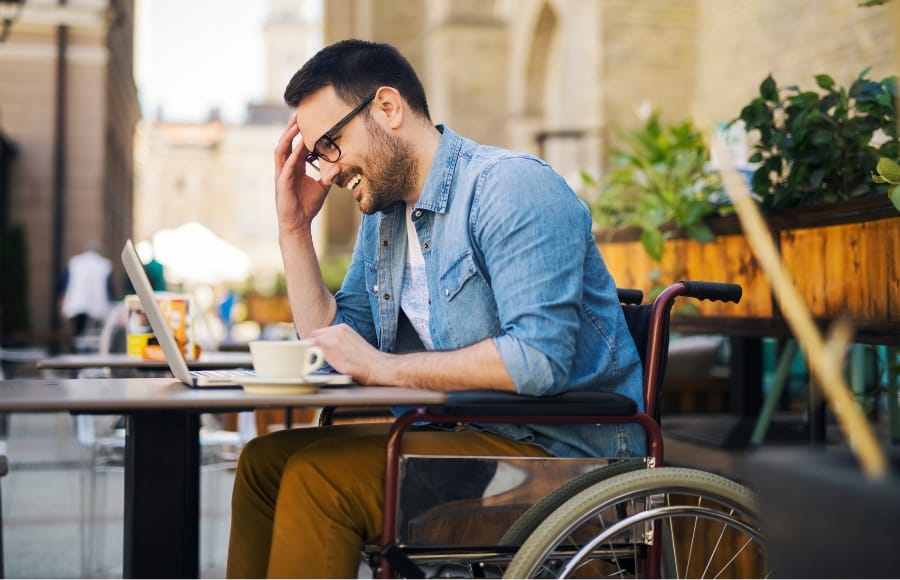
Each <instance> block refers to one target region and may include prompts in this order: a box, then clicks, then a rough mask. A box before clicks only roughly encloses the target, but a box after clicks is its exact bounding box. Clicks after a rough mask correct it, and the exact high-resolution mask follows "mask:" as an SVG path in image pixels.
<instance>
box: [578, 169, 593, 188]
mask: <svg viewBox="0 0 900 580" xmlns="http://www.w3.org/2000/svg"><path fill="white" fill-rule="evenodd" d="M579 173H580V174H581V181H583V182H584V184H585V185H587V186H589V187H597V180H596V179H594V176H592V175H591V174H590V173H588V172H587V171H585V170H584V169H582V170H581V171H579Z"/></svg>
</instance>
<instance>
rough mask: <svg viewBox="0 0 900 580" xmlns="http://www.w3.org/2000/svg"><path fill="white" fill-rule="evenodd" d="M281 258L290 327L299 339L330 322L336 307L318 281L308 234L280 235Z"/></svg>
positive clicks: (313, 252)
mask: <svg viewBox="0 0 900 580" xmlns="http://www.w3.org/2000/svg"><path fill="white" fill-rule="evenodd" d="M278 242H279V245H280V246H281V258H282V260H283V262H284V276H285V280H286V282H287V290H288V300H289V302H290V305H291V314H292V315H293V318H294V328H296V330H297V333H298V334H299V335H300V336H301V337H303V336H306V335H308V334H309V333H310V332H311V331H312V330H314V329H316V328H321V327H323V326H328V325H329V324H331V322H332V320H334V316H335V313H336V311H337V305H336V303H335V301H334V296H332V294H331V292H330V291H329V290H328V288H327V287H326V286H325V282H324V281H323V280H322V272H321V270H320V269H319V260H318V257H317V256H316V251H315V247H314V245H313V241H312V233H311V232H303V233H297V234H292V235H290V236H288V235H281V236H279V239H278Z"/></svg>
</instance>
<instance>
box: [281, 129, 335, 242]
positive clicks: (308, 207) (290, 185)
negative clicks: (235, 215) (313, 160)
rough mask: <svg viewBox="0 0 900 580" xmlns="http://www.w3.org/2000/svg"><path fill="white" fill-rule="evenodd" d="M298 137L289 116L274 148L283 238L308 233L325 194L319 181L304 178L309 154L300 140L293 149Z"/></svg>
mask: <svg viewBox="0 0 900 580" xmlns="http://www.w3.org/2000/svg"><path fill="white" fill-rule="evenodd" d="M299 134H300V128H299V127H298V126H297V119H296V117H294V116H292V117H291V120H290V122H289V123H288V125H287V127H286V128H285V130H284V132H283V133H282V134H281V138H279V140H278V145H277V146H276V147H275V208H276V210H277V213H278V229H279V231H280V232H281V233H283V234H292V233H295V232H298V231H301V230H304V229H307V230H308V229H309V227H310V224H311V223H312V220H313V218H314V217H316V215H317V214H318V213H319V211H320V210H321V209H322V204H324V203H325V197H326V196H327V194H328V188H327V187H326V186H325V185H323V184H322V182H321V181H319V180H317V179H315V178H313V177H312V176H310V175H307V174H306V155H307V154H308V153H309V150H308V149H307V148H306V144H304V143H303V141H302V140H300V141H299V143H298V145H297V147H294V146H293V142H294V139H295V138H296V137H297V135H299Z"/></svg>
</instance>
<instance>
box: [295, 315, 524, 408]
mask: <svg viewBox="0 0 900 580" xmlns="http://www.w3.org/2000/svg"><path fill="white" fill-rule="evenodd" d="M303 338H311V339H312V340H313V341H314V342H315V343H316V345H317V346H318V347H319V348H321V349H322V351H323V352H324V354H325V360H326V361H328V364H330V365H331V366H332V367H334V369H335V370H336V371H338V372H340V373H344V374H348V375H351V376H352V377H353V380H354V381H356V382H357V383H359V384H361V385H391V386H396V387H408V388H413V389H426V390H429V391H457V390H471V389H491V390H495V391H509V392H513V393H514V392H515V391H516V386H515V384H514V383H513V381H512V378H511V377H510V376H509V373H508V372H507V371H506V366H505V365H504V364H503V359H501V358H500V353H499V352H498V351H497V347H496V346H495V345H494V341H493V340H492V339H489V338H488V339H485V340H482V341H481V342H478V343H475V344H472V345H469V346H467V347H465V348H461V349H457V350H447V351H439V352H438V351H428V352H414V353H406V354H392V353H386V352H381V351H380V350H378V349H377V348H375V347H373V346H372V345H371V344H369V343H368V342H366V340H365V339H363V338H362V337H361V336H360V335H358V334H357V333H356V331H354V330H353V329H352V328H350V327H349V326H348V325H346V324H338V325H335V326H328V327H325V328H318V329H316V330H313V331H312V332H310V333H308V334H305V335H303Z"/></svg>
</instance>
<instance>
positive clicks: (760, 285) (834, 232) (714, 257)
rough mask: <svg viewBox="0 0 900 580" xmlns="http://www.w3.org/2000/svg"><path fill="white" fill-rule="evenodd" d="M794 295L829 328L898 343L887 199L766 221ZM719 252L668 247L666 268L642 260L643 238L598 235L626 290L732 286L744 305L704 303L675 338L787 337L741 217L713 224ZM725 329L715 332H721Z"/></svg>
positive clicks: (893, 224) (898, 291)
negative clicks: (836, 325)
mask: <svg viewBox="0 0 900 580" xmlns="http://www.w3.org/2000/svg"><path fill="white" fill-rule="evenodd" d="M767 221H768V224H769V228H770V230H771V232H772V235H773V236H774V237H775V239H776V241H777V244H778V246H779V248H780V251H781V254H782V258H783V261H784V263H785V266H786V267H787V269H788V271H789V272H790V274H791V276H792V278H793V280H794V283H795V285H796V287H797V289H798V290H799V291H800V293H801V295H803V296H804V297H805V298H806V301H807V304H808V305H809V307H810V310H811V311H812V314H813V316H814V317H816V318H817V319H819V320H820V321H822V322H823V323H825V322H827V321H829V320H832V319H834V318H837V317H840V316H845V317H848V318H850V319H851V320H853V321H854V322H855V323H856V325H857V330H858V335H857V338H858V339H859V340H860V341H864V342H874V343H879V344H897V343H898V342H900V324H898V323H900V213H898V212H897V210H896V209H895V208H894V207H893V206H892V205H891V203H890V201H889V200H888V199H887V198H886V197H885V196H880V195H877V196H868V197H865V198H860V199H857V200H853V201H850V202H842V203H838V204H831V205H827V206H821V207H814V208H803V209H799V210H792V211H790V212H784V213H781V214H778V215H773V216H770V217H769V218H768V220H767ZM710 227H711V228H712V229H713V231H714V232H715V233H716V235H717V239H716V241H715V242H710V243H700V242H697V241H694V240H691V239H687V238H674V239H669V240H666V245H665V250H664V252H663V259H662V262H661V263H656V262H654V261H652V260H651V259H650V258H649V256H647V254H646V252H644V249H643V247H642V246H641V244H640V241H639V240H638V238H637V232H636V231H628V230H623V231H617V232H612V233H609V232H603V231H601V232H597V233H596V237H597V240H598V243H597V245H598V247H599V249H600V252H601V254H602V255H603V257H604V259H605V260H606V263H607V266H608V267H609V269H610V272H612V275H613V277H614V278H615V280H616V284H617V285H618V286H620V287H629V288H640V289H642V290H644V292H645V295H649V293H650V292H651V288H652V286H653V285H654V282H653V279H652V278H651V273H652V272H654V271H656V270H657V269H658V271H659V275H658V276H657V280H658V281H659V282H658V283H659V284H662V285H667V284H669V283H671V282H674V281H677V280H681V279H691V280H708V281H714V282H733V283H736V284H740V285H741V286H742V287H743V288H744V296H743V299H742V300H741V303H740V304H737V305H735V304H725V303H721V302H698V303H696V305H697V309H698V316H690V315H679V316H676V317H675V319H673V326H674V328H675V329H676V330H684V331H698V332H721V333H726V334H746V335H757V336H766V335H773V336H786V335H787V328H786V327H785V325H784V322H783V318H782V316H781V313H780V311H779V309H778V304H777V302H776V301H775V299H774V297H773V296H772V293H771V290H770V288H769V284H768V280H767V278H766V276H765V274H764V273H763V272H762V269H761V268H760V266H759V264H758V263H757V262H756V259H755V258H754V257H753V252H752V251H751V249H750V246H749V244H748V243H747V240H746V239H745V238H744V236H743V234H742V233H741V229H740V224H739V222H738V220H737V217H729V218H716V219H714V220H710ZM716 329H718V330H716Z"/></svg>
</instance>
